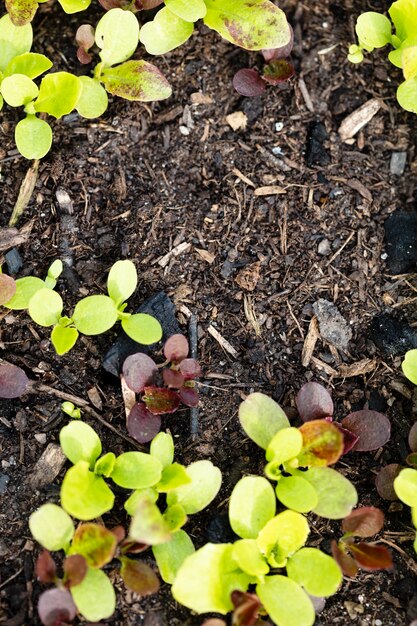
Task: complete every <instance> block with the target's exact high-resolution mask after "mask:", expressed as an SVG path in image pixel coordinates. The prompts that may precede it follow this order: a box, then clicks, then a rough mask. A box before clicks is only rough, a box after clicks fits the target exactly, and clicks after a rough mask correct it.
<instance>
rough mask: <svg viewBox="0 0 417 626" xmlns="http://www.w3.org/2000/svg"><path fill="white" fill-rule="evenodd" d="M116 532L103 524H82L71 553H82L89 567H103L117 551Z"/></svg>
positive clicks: (74, 538) (76, 533)
mask: <svg viewBox="0 0 417 626" xmlns="http://www.w3.org/2000/svg"><path fill="white" fill-rule="evenodd" d="M116 547H117V539H116V537H115V534H114V533H113V532H112V531H111V530H108V529H107V528H106V527H105V526H102V525H101V524H95V523H94V522H87V523H86V524H80V525H79V526H78V528H77V530H76V531H75V534H74V537H73V539H72V543H71V549H70V551H71V553H72V554H75V555H78V556H79V555H82V556H83V557H84V558H85V560H86V561H87V564H88V566H89V567H93V568H101V567H103V566H104V565H106V563H109V562H110V561H111V560H112V558H113V556H114V553H115V551H116Z"/></svg>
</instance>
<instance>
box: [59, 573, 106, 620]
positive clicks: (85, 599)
mask: <svg viewBox="0 0 417 626" xmlns="http://www.w3.org/2000/svg"><path fill="white" fill-rule="evenodd" d="M70 591H71V595H72V599H73V600H74V602H75V604H76V606H77V609H78V610H79V612H80V613H81V614H82V615H83V617H85V619H87V620H89V621H90V622H98V621H99V620H101V619H106V618H107V617H111V616H112V615H113V613H114V610H115V608H116V594H115V591H114V588H113V585H112V584H111V582H110V580H109V578H108V577H107V576H106V574H105V573H104V572H102V571H101V570H99V569H88V570H87V574H86V575H85V577H84V579H83V581H82V582H81V583H80V584H79V585H76V586H75V587H71V589H70Z"/></svg>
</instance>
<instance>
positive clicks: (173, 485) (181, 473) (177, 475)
mask: <svg viewBox="0 0 417 626" xmlns="http://www.w3.org/2000/svg"><path fill="white" fill-rule="evenodd" d="M189 483H191V478H190V476H189V475H188V473H187V470H186V468H185V467H184V466H183V465H180V463H172V464H171V465H168V467H165V468H164V469H163V471H162V476H161V480H160V481H159V483H158V484H157V485H156V489H157V490H158V491H159V493H168V491H172V490H173V489H177V488H178V487H181V486H182V485H188V484H189Z"/></svg>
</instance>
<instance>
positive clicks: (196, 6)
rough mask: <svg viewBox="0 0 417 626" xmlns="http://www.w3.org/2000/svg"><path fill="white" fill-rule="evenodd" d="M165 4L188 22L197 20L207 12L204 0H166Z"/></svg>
mask: <svg viewBox="0 0 417 626" xmlns="http://www.w3.org/2000/svg"><path fill="white" fill-rule="evenodd" d="M165 6H166V7H168V9H169V10H170V11H171V12H172V13H175V15H177V16H178V17H181V18H182V19H183V20H185V21H186V22H196V21H197V20H200V19H202V18H203V17H204V16H205V15H206V13H207V7H206V5H205V3H204V0H193V2H189V0H165Z"/></svg>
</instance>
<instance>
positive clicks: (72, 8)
mask: <svg viewBox="0 0 417 626" xmlns="http://www.w3.org/2000/svg"><path fill="white" fill-rule="evenodd" d="M43 1H45V0H43ZM58 2H59V4H60V5H61V6H62V8H63V9H64V11H65V13H68V14H71V13H79V12H80V11H85V10H86V9H88V7H89V6H90V4H91V0H58Z"/></svg>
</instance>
